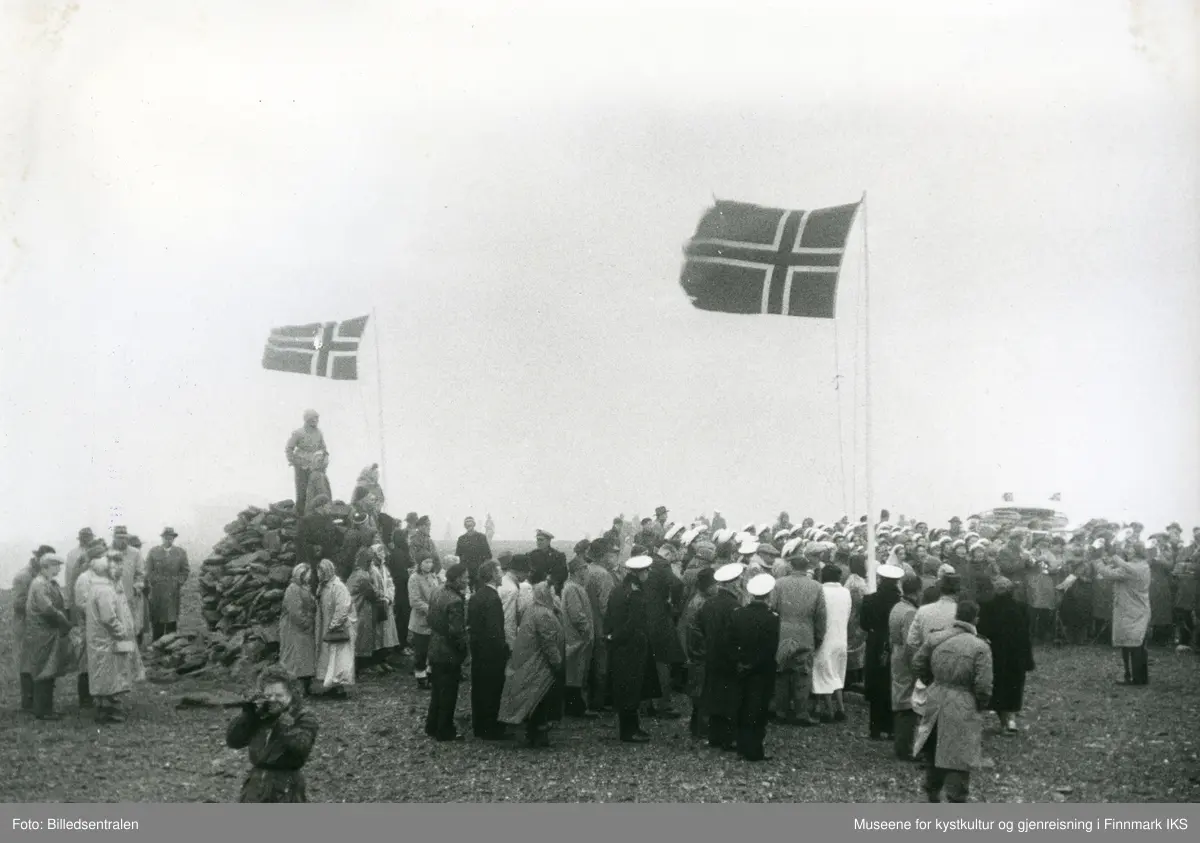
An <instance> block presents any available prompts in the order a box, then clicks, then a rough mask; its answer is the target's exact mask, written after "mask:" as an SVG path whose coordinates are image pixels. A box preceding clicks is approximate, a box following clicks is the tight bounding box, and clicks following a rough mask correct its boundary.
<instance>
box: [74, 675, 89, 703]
mask: <svg viewBox="0 0 1200 843" xmlns="http://www.w3.org/2000/svg"><path fill="white" fill-rule="evenodd" d="M75 687H76V688H77V689H78V691H79V707H80V708H91V707H92V692H91V687H90V685H89V680H88V675H87V674H86V673H81V674H79V676H77V677H76V678H75Z"/></svg>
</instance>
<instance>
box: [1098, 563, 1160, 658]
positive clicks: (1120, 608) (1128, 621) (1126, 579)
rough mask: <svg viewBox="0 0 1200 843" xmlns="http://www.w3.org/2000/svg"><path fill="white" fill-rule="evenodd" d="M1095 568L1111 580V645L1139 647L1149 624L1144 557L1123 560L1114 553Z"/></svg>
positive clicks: (1148, 580)
mask: <svg viewBox="0 0 1200 843" xmlns="http://www.w3.org/2000/svg"><path fill="white" fill-rule="evenodd" d="M1096 570H1097V572H1098V573H1099V575H1100V576H1101V577H1102V578H1103V579H1104V580H1105V581H1107V582H1110V583H1112V643H1113V646H1114V647H1140V646H1142V644H1144V643H1145V641H1146V628H1147V627H1148V626H1149V625H1150V566H1149V565H1148V564H1147V563H1146V560H1145V559H1132V560H1130V561H1128V562H1126V561H1125V560H1124V559H1122V558H1121V557H1119V556H1114V557H1113V559H1112V561H1111V562H1110V563H1108V564H1098V565H1097V566H1096Z"/></svg>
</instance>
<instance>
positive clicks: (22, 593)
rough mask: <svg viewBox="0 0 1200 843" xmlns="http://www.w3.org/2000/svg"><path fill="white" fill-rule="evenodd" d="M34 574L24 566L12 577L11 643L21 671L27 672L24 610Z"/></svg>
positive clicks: (27, 603)
mask: <svg viewBox="0 0 1200 843" xmlns="http://www.w3.org/2000/svg"><path fill="white" fill-rule="evenodd" d="M34 576H35V575H34V573H33V569H32V568H30V567H28V566H26V567H24V568H22V569H21V570H20V571H19V572H18V573H17V575H16V576H15V577H13V587H12V602H13V605H12V612H13V643H14V644H15V645H16V648H17V653H16V655H17V664H18V665H19V669H20V672H21V673H28V672H29V661H28V659H27V658H26V656H25V611H26V609H27V608H28V606H29V586H30V585H32V584H33V578H34Z"/></svg>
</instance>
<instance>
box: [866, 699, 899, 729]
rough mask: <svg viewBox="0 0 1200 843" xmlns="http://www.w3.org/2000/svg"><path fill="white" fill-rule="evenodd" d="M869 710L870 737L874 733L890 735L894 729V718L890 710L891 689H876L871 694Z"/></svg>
mask: <svg viewBox="0 0 1200 843" xmlns="http://www.w3.org/2000/svg"><path fill="white" fill-rule="evenodd" d="M870 704H871V708H870V712H871V726H870V729H871V737H875V736H876V735H892V734H894V732H893V731H892V730H893V729H895V728H896V727H895V720H896V718H895V717H894V716H893V712H892V694H891V689H890V688H889V689H888V690H887V691H876V692H875V693H873V694H871V698H870Z"/></svg>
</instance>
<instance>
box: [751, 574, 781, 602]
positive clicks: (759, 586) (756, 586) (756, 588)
mask: <svg viewBox="0 0 1200 843" xmlns="http://www.w3.org/2000/svg"><path fill="white" fill-rule="evenodd" d="M774 587H775V578H774V577H773V576H771V575H770V574H759V575H758V576H756V577H751V578H750V582H748V583H746V591H748V592H750V593H751V594H752V595H753V596H755V597H762V596H763V595H764V594H770V593H771V589H773V588H774Z"/></svg>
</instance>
